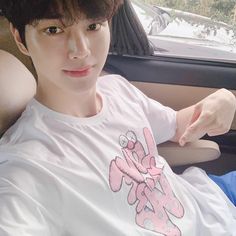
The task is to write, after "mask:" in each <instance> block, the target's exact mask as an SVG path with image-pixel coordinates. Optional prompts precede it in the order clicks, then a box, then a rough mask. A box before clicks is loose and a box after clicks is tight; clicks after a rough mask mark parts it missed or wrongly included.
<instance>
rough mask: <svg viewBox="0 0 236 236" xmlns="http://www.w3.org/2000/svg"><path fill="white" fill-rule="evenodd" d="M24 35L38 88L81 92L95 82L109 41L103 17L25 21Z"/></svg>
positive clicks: (104, 59) (106, 25) (49, 90)
mask: <svg viewBox="0 0 236 236" xmlns="http://www.w3.org/2000/svg"><path fill="white" fill-rule="evenodd" d="M25 36H26V44H27V50H28V54H29V56H30V57H31V59H32V61H33V63H34V66H35V69H36V72H37V75H38V87H39V89H40V88H42V89H43V90H48V91H47V93H50V94H51V93H53V91H55V90H58V91H62V92H63V91H67V92H70V93H71V92H75V93H82V92H86V91H88V90H90V89H91V88H93V87H94V86H95V84H96V80H97V77H98V76H99V74H100V72H101V71H102V68H103V66H104V63H105V61H106V57H107V54H108V50H109V45H110V31H109V25H108V22H107V21H101V22H100V21H94V20H88V19H81V20H78V21H77V22H74V23H73V24H72V25H64V24H63V23H62V22H61V21H60V20H48V19H45V20H40V21H39V22H38V24H37V25H27V26H26V31H25ZM44 92H46V91H44Z"/></svg>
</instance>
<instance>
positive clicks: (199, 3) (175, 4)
mask: <svg viewBox="0 0 236 236" xmlns="http://www.w3.org/2000/svg"><path fill="white" fill-rule="evenodd" d="M143 1H144V2H145V3H148V4H151V5H157V6H161V7H169V8H173V9H177V10H181V11H186V12H191V13H195V14H199V15H202V16H207V17H210V18H211V19H214V20H216V21H222V22H224V23H227V24H229V25H233V26H234V27H236V0H143Z"/></svg>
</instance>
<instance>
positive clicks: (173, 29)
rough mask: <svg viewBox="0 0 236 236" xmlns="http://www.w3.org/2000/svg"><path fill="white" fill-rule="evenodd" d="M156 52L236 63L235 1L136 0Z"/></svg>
mask: <svg viewBox="0 0 236 236" xmlns="http://www.w3.org/2000/svg"><path fill="white" fill-rule="evenodd" d="M132 6H133V8H134V9H135V12H136V13H137V16H138V18H139V19H140V21H141V23H142V25H143V27H144V29H145V32H146V33H147V35H148V38H149V40H150V42H151V43H152V44H153V45H154V46H155V55H167V56H170V55H171V56H175V57H189V58H201V59H207V60H220V61H230V62H234V63H236V2H235V0H223V1H218V0H211V1H193V0H182V1H181V0H179V1H172V0H132Z"/></svg>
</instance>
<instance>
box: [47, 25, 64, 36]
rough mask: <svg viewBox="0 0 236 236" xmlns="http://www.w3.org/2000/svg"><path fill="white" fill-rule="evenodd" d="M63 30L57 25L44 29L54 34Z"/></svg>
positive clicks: (49, 33)
mask: <svg viewBox="0 0 236 236" xmlns="http://www.w3.org/2000/svg"><path fill="white" fill-rule="evenodd" d="M62 31H63V30H62V29H61V28H59V27H57V26H50V27H48V28H47V29H46V30H45V33H46V34H48V35H55V34H59V33H61V32H62Z"/></svg>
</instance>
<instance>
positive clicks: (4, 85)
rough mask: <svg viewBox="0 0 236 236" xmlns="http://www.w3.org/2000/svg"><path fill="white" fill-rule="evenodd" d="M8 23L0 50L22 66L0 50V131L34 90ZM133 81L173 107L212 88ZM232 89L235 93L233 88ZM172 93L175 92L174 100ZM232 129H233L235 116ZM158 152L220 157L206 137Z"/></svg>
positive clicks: (183, 160) (176, 161)
mask: <svg viewBox="0 0 236 236" xmlns="http://www.w3.org/2000/svg"><path fill="white" fill-rule="evenodd" d="M8 25H9V23H8V22H7V21H6V20H4V19H3V18H1V17H0V49H2V50H4V51H7V52H9V53H10V54H13V55H14V56H15V57H16V58H18V59H19V60H20V61H21V62H22V63H23V64H24V65H25V66H23V65H22V64H21V63H19V61H18V60H17V59H16V58H15V57H13V56H12V55H10V54H8V53H6V52H4V51H1V50H0V86H1V93H0V134H1V133H3V132H4V131H5V130H6V129H7V128H8V127H9V126H10V125H12V124H13V123H14V122H15V121H16V119H17V118H18V116H19V114H20V113H21V112H22V109H23V108H24V106H25V104H26V102H27V101H28V99H30V98H31V97H32V96H33V94H32V91H33V93H34V92H35V89H36V87H35V82H34V79H33V75H34V76H35V71H34V69H33V66H32V64H31V61H30V59H29V58H27V57H26V56H24V55H22V54H21V53H20V51H19V50H18V49H17V47H16V46H15V43H14V41H13V38H12V36H11V35H10V32H9V26H8ZM3 57H4V59H3ZM26 68H28V69H29V71H30V72H31V73H32V74H31V73H30V72H28V70H26ZM13 84H14V86H13ZM133 84H134V85H135V86H136V87H138V88H139V89H140V90H142V91H143V92H144V93H145V94H147V95H148V96H149V97H151V98H153V99H155V100H158V101H159V102H161V103H163V104H164V105H166V106H170V107H172V108H174V109H176V110H179V109H181V108H184V107H187V106H190V105H192V104H194V103H196V102H198V101H199V100H201V99H202V98H204V97H205V96H207V95H208V94H210V93H212V92H214V91H215V90H214V89H210V88H195V87H189V86H178V85H164V84H151V83H143V82H133ZM23 89H24V93H22V91H23ZM232 92H234V93H235V95H236V91H232ZM172 94H175V95H174V99H173V96H172ZM188 94H191V97H187V96H188ZM186 97H187V99H186ZM232 128H233V129H236V119H234V122H233V127H232ZM158 152H159V154H160V155H161V156H163V157H164V158H165V159H166V160H167V162H169V164H170V165H172V166H179V165H185V164H193V163H199V162H205V161H211V160H214V159H217V158H218V157H219V156H220V150H219V146H218V144H217V143H215V142H213V141H208V140H198V141H196V142H193V143H188V144H187V145H186V146H185V147H180V146H179V145H178V144H177V143H173V142H166V143H163V144H160V145H158Z"/></svg>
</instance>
